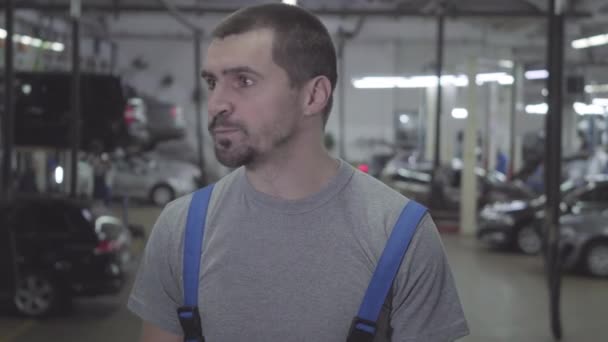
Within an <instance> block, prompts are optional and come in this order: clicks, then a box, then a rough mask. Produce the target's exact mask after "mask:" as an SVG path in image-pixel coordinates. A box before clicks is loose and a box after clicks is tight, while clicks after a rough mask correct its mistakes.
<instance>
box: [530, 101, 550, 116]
mask: <svg viewBox="0 0 608 342" xmlns="http://www.w3.org/2000/svg"><path fill="white" fill-rule="evenodd" d="M548 111H549V106H548V105H547V104H546V103H539V104H531V105H526V113H528V114H547V112H548Z"/></svg>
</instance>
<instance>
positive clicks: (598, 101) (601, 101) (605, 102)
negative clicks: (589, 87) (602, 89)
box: [592, 97, 608, 107]
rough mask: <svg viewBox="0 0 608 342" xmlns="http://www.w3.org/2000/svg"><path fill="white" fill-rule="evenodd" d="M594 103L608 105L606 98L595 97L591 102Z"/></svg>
mask: <svg viewBox="0 0 608 342" xmlns="http://www.w3.org/2000/svg"><path fill="white" fill-rule="evenodd" d="M592 103H593V104H594V105H596V106H604V107H608V99H606V98H605V99H603V98H599V97H598V98H595V99H593V102H592Z"/></svg>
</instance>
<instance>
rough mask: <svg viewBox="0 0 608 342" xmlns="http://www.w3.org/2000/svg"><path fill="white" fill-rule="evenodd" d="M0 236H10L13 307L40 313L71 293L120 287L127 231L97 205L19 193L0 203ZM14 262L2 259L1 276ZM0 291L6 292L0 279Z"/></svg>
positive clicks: (55, 306) (61, 303) (126, 253)
mask: <svg viewBox="0 0 608 342" xmlns="http://www.w3.org/2000/svg"><path fill="white" fill-rule="evenodd" d="M0 212H1V215H0V222H1V226H0V227H1V228H0V240H3V241H9V236H11V235H9V234H12V236H14V238H15V239H14V240H15V245H16V246H15V247H16V248H15V253H14V254H13V253H10V254H11V255H10V257H9V260H12V261H13V262H14V263H16V269H17V271H18V272H17V274H18V277H17V278H16V279H12V281H10V283H13V284H16V291H15V292H14V293H13V294H12V295H10V297H12V302H13V305H14V307H15V308H16V310H17V311H18V312H19V313H21V314H23V315H26V316H31V317H40V316H44V315H48V314H50V313H52V312H54V311H55V310H56V309H58V308H60V307H61V306H65V305H66V303H69V301H70V300H71V298H72V297H74V296H95V295H101V294H113V293H117V292H119V291H120V290H121V289H122V287H123V285H124V282H125V271H124V270H125V266H126V265H127V263H128V261H129V259H130V246H131V235H130V233H129V230H128V229H127V228H125V227H124V226H123V224H122V222H121V221H120V220H118V219H117V218H115V217H113V216H111V215H109V214H107V213H105V212H104V211H103V210H100V209H99V208H93V207H92V206H91V205H89V204H87V203H83V202H79V201H74V200H69V199H65V198H58V197H53V198H52V197H19V198H17V199H14V200H13V201H11V202H4V203H2V204H1V205H0ZM14 263H11V262H6V260H5V262H3V263H2V264H1V265H2V266H3V269H2V270H0V272H1V273H2V274H3V277H5V276H6V275H9V276H11V275H13V274H14V272H11V268H13V267H14V265H15V264H14ZM2 284H3V286H4V288H0V292H4V293H7V292H10V289H8V288H6V287H7V284H8V282H2Z"/></svg>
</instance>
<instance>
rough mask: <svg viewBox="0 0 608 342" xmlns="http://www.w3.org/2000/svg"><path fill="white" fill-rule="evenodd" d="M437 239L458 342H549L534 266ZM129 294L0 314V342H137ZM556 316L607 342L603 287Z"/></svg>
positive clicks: (576, 335) (588, 341)
mask: <svg viewBox="0 0 608 342" xmlns="http://www.w3.org/2000/svg"><path fill="white" fill-rule="evenodd" d="M158 213H159V210H158V209H157V208H141V207H140V208H133V209H132V210H131V212H130V219H131V221H132V222H138V223H141V224H144V225H145V226H146V227H151V225H152V224H153V222H154V220H155V218H156V216H157V215H158ZM443 238H444V244H445V248H446V250H447V253H448V256H449V258H450V260H451V265H452V269H453V271H454V275H455V278H456V282H457V286H458V288H459V292H460V296H461V300H462V302H463V304H464V307H465V311H466V315H467V318H468V320H469V325H470V328H471V335H470V336H469V337H467V338H464V339H462V340H461V341H464V342H507V341H508V342H514V341H517V342H545V341H547V342H548V341H553V339H552V338H551V335H550V333H549V319H548V294H547V291H546V289H545V281H544V277H543V273H542V271H543V265H542V262H541V259H540V258H536V257H526V256H521V255H516V254H512V253H504V252H495V251H489V250H487V249H486V248H484V247H482V246H479V244H478V243H477V241H475V240H474V239H473V238H468V237H461V236H458V235H454V234H444V235H443ZM141 247H142V245H141V244H140V245H136V246H135V249H137V250H140V249H141ZM128 287H130V285H129V286H128ZM128 290H129V289H128V288H126V289H125V290H124V291H123V292H122V293H121V294H120V295H119V296H113V297H100V298H95V299H80V300H77V301H76V302H75V304H74V310H73V311H72V312H71V313H69V314H66V315H63V316H59V317H54V318H50V319H47V320H42V321H33V320H26V319H21V318H19V317H14V316H10V315H7V314H0V342H38V341H40V342H41V341H49V340H51V341H65V342H72V341H74V342H76V341H88V342H97V341H99V342H101V341H114V342H121V341H125V342H127V341H136V340H137V337H138V333H139V328H140V322H139V320H138V319H137V318H135V317H134V316H132V315H131V314H130V313H129V312H128V311H127V310H126V308H125V303H126V298H127V296H128ZM562 308H563V315H562V316H563V322H564V339H563V340H562V341H566V342H574V341H576V342H600V341H607V340H608V338H607V336H608V333H606V331H605V330H603V329H606V323H608V280H597V279H590V278H585V277H581V276H574V275H567V276H566V277H564V281H563V301H562Z"/></svg>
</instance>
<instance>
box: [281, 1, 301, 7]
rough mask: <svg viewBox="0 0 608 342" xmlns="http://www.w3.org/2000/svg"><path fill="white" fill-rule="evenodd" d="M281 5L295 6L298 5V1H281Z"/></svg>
mask: <svg viewBox="0 0 608 342" xmlns="http://www.w3.org/2000/svg"><path fill="white" fill-rule="evenodd" d="M283 3H284V4H287V5H294V6H297V5H298V0H283Z"/></svg>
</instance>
